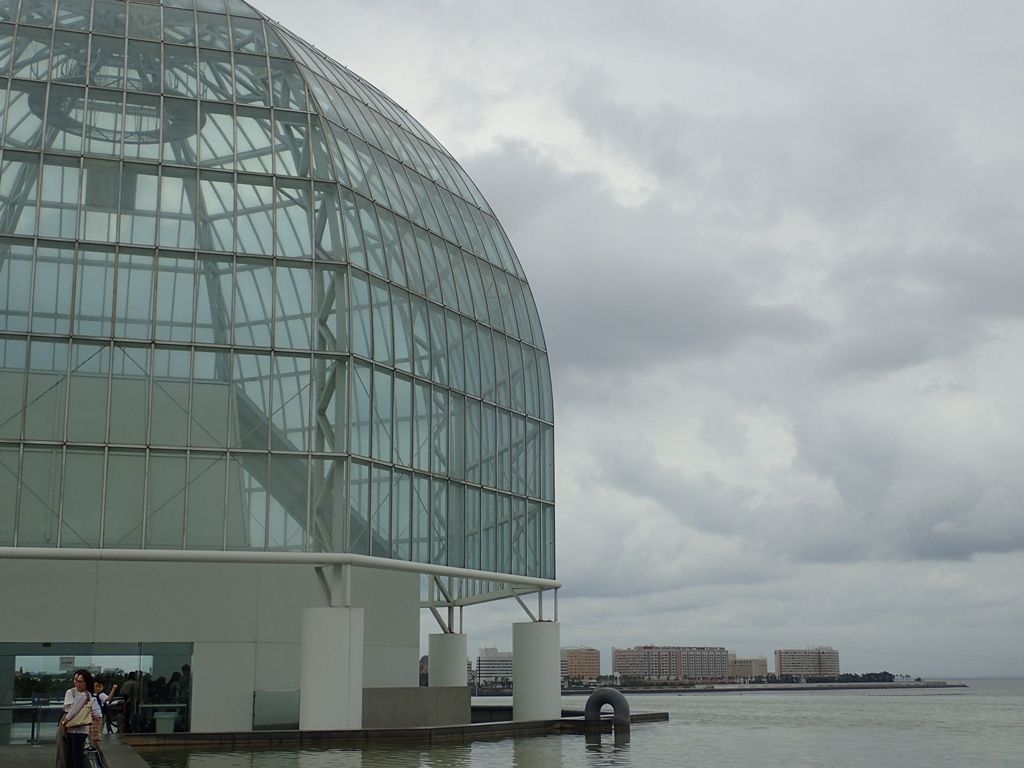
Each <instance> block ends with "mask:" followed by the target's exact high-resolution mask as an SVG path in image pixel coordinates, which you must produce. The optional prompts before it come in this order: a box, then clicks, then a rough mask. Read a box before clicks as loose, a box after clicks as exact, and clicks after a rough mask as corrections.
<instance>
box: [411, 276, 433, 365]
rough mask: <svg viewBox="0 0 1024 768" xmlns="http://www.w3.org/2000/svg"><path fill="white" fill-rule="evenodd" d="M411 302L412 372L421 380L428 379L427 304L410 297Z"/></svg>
mask: <svg viewBox="0 0 1024 768" xmlns="http://www.w3.org/2000/svg"><path fill="white" fill-rule="evenodd" d="M409 298H410V301H411V302H412V360H413V372H414V373H415V374H416V375H417V376H420V377H422V378H429V377H430V323H429V320H428V314H427V302H425V301H424V300H423V299H421V298H420V297H419V296H410V297H409Z"/></svg>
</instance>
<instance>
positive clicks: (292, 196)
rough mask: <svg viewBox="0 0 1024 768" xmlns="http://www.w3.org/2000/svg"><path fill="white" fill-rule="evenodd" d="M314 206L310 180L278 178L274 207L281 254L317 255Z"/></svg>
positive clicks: (279, 252)
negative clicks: (314, 241)
mask: <svg viewBox="0 0 1024 768" xmlns="http://www.w3.org/2000/svg"><path fill="white" fill-rule="evenodd" d="M312 207H313V206H312V202H311V197H310V188H309V182H299V181H286V180H284V179H280V180H278V182H277V195H276V205H275V209H274V210H275V220H276V224H277V226H276V229H275V233H276V246H277V255H278V256H286V257H305V258H311V257H312V256H313V237H312V230H311V222H310V215H311V213H312Z"/></svg>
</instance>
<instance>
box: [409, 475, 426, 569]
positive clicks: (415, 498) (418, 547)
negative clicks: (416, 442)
mask: <svg viewBox="0 0 1024 768" xmlns="http://www.w3.org/2000/svg"><path fill="white" fill-rule="evenodd" d="M412 525H413V530H412V540H413V546H412V559H413V560H415V561H416V562H418V563H427V562H430V479H429V478H427V477H425V476H424V475H415V476H414V479H413V495H412Z"/></svg>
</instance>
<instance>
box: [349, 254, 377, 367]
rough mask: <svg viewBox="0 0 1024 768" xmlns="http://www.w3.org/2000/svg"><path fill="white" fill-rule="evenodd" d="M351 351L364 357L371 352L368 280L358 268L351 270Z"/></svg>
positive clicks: (371, 326) (370, 354) (371, 315)
mask: <svg viewBox="0 0 1024 768" xmlns="http://www.w3.org/2000/svg"><path fill="white" fill-rule="evenodd" d="M352 351H353V352H354V353H355V354H357V355H360V356H362V357H366V358H369V357H371V356H372V354H373V314H372V311H371V304H370V280H369V278H368V277H367V276H366V275H365V274H363V273H362V272H360V271H358V270H353V271H352Z"/></svg>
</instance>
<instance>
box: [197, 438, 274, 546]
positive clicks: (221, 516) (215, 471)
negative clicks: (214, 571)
mask: <svg viewBox="0 0 1024 768" xmlns="http://www.w3.org/2000/svg"><path fill="white" fill-rule="evenodd" d="M256 459H257V461H259V460H263V457H262V456H260V457H256ZM243 461H244V460H243V459H236V460H234V461H232V462H231V463H230V464H229V463H228V461H227V460H226V459H225V458H224V457H223V456H206V455H204V454H196V453H193V454H192V455H191V456H190V457H189V463H188V507H187V516H188V524H187V526H186V529H185V547H186V548H187V549H222V548H223V547H224V528H225V512H226V513H227V529H228V530H227V533H228V543H229V546H230V545H231V544H232V543H234V544H243V543H244V542H245V540H246V530H245V525H246V520H247V514H246V513H247V512H248V509H246V508H245V507H244V504H243V499H244V500H251V502H252V505H253V506H254V507H256V508H257V509H259V507H260V506H261V503H262V501H263V499H262V498H261V497H260V494H259V491H258V490H257V488H258V484H255V485H256V487H255V488H252V489H251V491H252V494H253V496H255V498H252V499H249V498H248V497H247V496H246V490H250V489H249V488H248V487H247V485H246V483H247V482H251V480H250V478H251V475H249V474H248V473H247V472H245V471H244V470H243V469H242V468H241V467H240V464H242V462H243ZM225 475H226V476H227V478H226V479H227V484H228V488H229V489H230V493H229V495H228V499H229V500H228V504H227V508H226V509H225V504H224V483H225ZM259 517H260V523H259V525H263V523H262V515H259ZM230 548H232V549H236V548H238V547H237V546H231V547H230Z"/></svg>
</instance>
